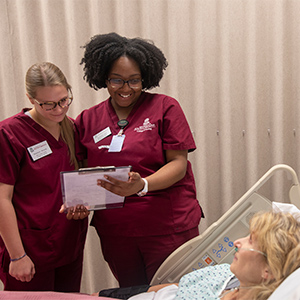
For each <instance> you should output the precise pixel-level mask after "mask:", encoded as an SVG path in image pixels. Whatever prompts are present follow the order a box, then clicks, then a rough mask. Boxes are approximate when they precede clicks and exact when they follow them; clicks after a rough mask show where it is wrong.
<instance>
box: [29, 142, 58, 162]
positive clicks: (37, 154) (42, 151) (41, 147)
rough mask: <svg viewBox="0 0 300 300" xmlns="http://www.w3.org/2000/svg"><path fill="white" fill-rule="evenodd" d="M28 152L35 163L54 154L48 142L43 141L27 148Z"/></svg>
mask: <svg viewBox="0 0 300 300" xmlns="http://www.w3.org/2000/svg"><path fill="white" fill-rule="evenodd" d="M27 151H28V152H29V154H30V156H31V158H32V160H33V161H36V160H38V159H40V158H43V157H45V156H47V155H49V154H51V153H52V150H51V148H50V147H49V145H48V142H47V141H43V142H41V143H38V144H36V145H33V146H30V147H28V148H27Z"/></svg>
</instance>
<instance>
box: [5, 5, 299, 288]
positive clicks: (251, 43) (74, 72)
mask: <svg viewBox="0 0 300 300" xmlns="http://www.w3.org/2000/svg"><path fill="white" fill-rule="evenodd" d="M0 20H1V27H0V33H1V36H0V38H1V43H0V59H1V64H0V97H1V98H0V99H1V100H0V120H3V119H5V118H7V117H9V116H11V115H14V114H16V113H18V112H20V111H21V109H22V108H23V107H30V103H29V101H28V100H27V99H26V97H25V88H24V75H25V72H26V70H27V69H28V68H29V67H30V66H31V65H32V64H34V63H36V62H39V61H51V62H53V63H55V64H56V65H58V66H59V67H60V68H61V69H62V70H63V72H64V73H65V75H66V76H67V78H68V80H69V82H70V83H71V85H72V87H73V94H74V102H73V103H72V105H71V107H70V110H69V115H70V116H71V117H76V116H77V115H78V114H79V113H80V112H81V111H82V110H83V109H86V108H89V107H91V106H93V105H95V104H97V103H99V102H100V101H103V100H104V99H106V98H107V97H108V94H107V91H106V90H101V91H95V90H92V89H91V88H90V87H89V86H88V84H86V83H85V81H84V80H83V70H82V66H81V65H80V61H81V58H82V55H83V49H82V48H81V46H83V45H84V44H85V43H87V42H88V41H89V39H90V38H91V37H92V36H94V35H96V34H99V33H108V32H113V31H114V32H117V33H119V34H121V35H125V36H128V37H142V38H146V39H150V40H153V41H154V43H155V44H156V45H157V46H158V47H159V48H160V49H161V50H162V51H163V52H164V54H165V56H166V57H167V59H168V63H169V66H168V68H167V70H166V72H165V76H164V78H163V80H162V81H161V84H160V87H159V88H156V89H154V90H153V92H159V93H165V94H168V95H170V96H173V97H174V98H176V99H177V100H178V101H179V103H180V104H181V106H182V108H183V110H184V112H185V114H186V117H187V119H188V121H189V124H190V126H191V129H192V131H193V134H194V138H195V140H196V144H197V150H196V151H195V152H193V153H191V154H189V159H190V160H191V162H192V167H193V170H194V174H195V178H196V183H197V194H198V199H199V201H200V204H201V206H202V208H203V210H204V214H205V219H203V220H202V221H201V224H200V231H201V232H203V231H204V230H205V229H206V228H207V227H208V226H209V225H211V224H212V223H213V222H214V221H216V220H217V219H218V218H219V217H220V216H221V215H223V214H224V212H226V211H227V209H228V208H230V207H231V206H232V205H233V204H234V203H235V202H236V201H237V200H238V199H239V198H240V197H241V196H242V195H243V194H244V193H245V192H246V191H247V190H248V189H249V188H250V187H251V186H252V185H253V184H254V183H255V182H256V181H257V180H258V179H259V178H260V177H261V176H262V175H263V174H264V173H265V172H266V171H267V170H268V169H269V168H271V167H272V166H273V165H275V164H279V163H285V164H288V165H290V166H291V167H292V168H294V169H295V171H296V172H297V173H298V172H299V174H300V161H299V158H298V157H299V154H298V151H299V137H300V128H299V126H300V107H299V95H300V21H299V20H300V0H0ZM174 125H175V126H176V124H174ZM0 172H1V170H0ZM289 184H290V182H289V181H288V180H287V178H286V176H285V174H284V172H282V173H280V174H279V175H278V176H277V175H276V176H274V179H272V180H270V182H268V183H267V184H266V185H265V186H264V187H263V192H264V194H265V195H266V196H267V197H269V198H271V199H272V200H276V201H288V197H287V191H288V188H289ZM101 255H102V254H101V250H100V246H99V239H98V238H97V236H96V234H95V231H94V229H93V228H92V227H91V228H90V229H89V234H88V240H87V245H86V250H85V261H84V276H83V283H82V292H87V293H91V292H95V291H97V290H99V289H102V288H109V287H114V286H116V285H117V283H116V281H115V279H114V278H113V276H112V275H111V273H110V271H109V269H108V267H107V265H106V263H105V262H104V261H103V258H102V256H101Z"/></svg>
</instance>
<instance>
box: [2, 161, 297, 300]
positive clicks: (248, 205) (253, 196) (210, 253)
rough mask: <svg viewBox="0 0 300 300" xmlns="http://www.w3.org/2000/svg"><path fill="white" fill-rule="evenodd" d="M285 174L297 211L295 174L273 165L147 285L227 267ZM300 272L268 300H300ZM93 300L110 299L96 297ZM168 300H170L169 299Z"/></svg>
mask: <svg viewBox="0 0 300 300" xmlns="http://www.w3.org/2000/svg"><path fill="white" fill-rule="evenodd" d="M280 170H281V171H282V170H283V171H285V172H286V173H287V175H288V176H287V177H288V179H290V180H291V181H292V184H291V187H290V189H289V200H290V202H291V203H292V204H294V205H296V206H297V207H298V208H299V209H300V186H299V182H298V177H297V174H296V173H295V171H294V170H293V169H292V168H291V167H289V166H287V165H283V164H280V165H276V166H274V167H273V168H271V169H270V170H269V171H268V172H267V173H265V175H263V176H262V177H261V178H260V179H259V180H258V181H257V182H256V183H255V184H254V185H253V186H252V187H251V188H250V189H249V190H248V191H247V192H246V193H245V194H244V195H243V196H242V197H241V198H240V199H239V200H238V201H237V202H236V203H235V204H234V205H233V206H232V207H231V208H230V209H229V210H228V211H227V212H226V213H225V214H224V215H223V216H222V217H221V218H220V219H219V220H218V221H216V222H215V223H213V224H212V225H211V226H210V227H209V228H208V229H207V230H206V231H205V232H204V233H203V234H201V235H200V236H198V237H196V238H194V239H192V240H190V241H189V242H187V243H185V244H184V245H182V246H181V247H179V248H178V249H177V250H175V251H174V252H173V253H172V254H171V255H170V256H169V257H168V258H167V259H166V260H165V262H164V263H163V264H162V265H161V267H160V268H159V269H158V271H157V272H156V274H155V275H154V277H153V279H152V281H151V285H155V284H160V283H174V282H179V279H180V278H181V277H182V276H183V275H184V274H187V273H190V272H192V271H193V270H195V269H199V268H203V267H205V266H209V265H215V264H220V263H231V262H232V259H233V256H234V253H235V251H234V246H233V241H234V240H235V239H237V238H239V237H241V236H244V235H247V234H248V221H249V219H250V217H251V216H252V215H253V214H254V213H255V212H257V211H260V210H270V209H271V208H272V201H270V200H269V199H267V198H266V197H264V196H262V195H261V194H259V193H258V190H259V189H260V188H261V187H262V186H263V185H264V184H265V183H266V182H267V181H268V180H269V179H270V178H271V177H272V176H273V175H274V174H275V173H277V171H280ZM299 282H300V268H299V269H297V270H296V271H294V272H293V273H292V274H291V275H290V276H289V277H288V278H286V279H285V280H284V281H283V283H282V284H281V285H280V286H279V287H278V288H277V289H276V290H275V292H274V293H273V294H272V295H271V296H270V298H269V300H282V299H284V300H300V286H299ZM0 299H3V300H5V299H9V300H13V299H15V300H23V299H35V300H46V299H49V300H50V299H51V300H52V299H57V300H69V299H70V300H71V299H78V300H88V299H94V297H91V296H88V295H83V294H77V295H76V294H65V293H55V292H3V291H0ZM97 299H103V300H104V299H107V300H108V299H111V300H113V299H112V298H105V297H98V298H97ZM139 299H142V300H166V299H167V298H166V297H165V296H162V298H159V297H156V296H152V295H150V294H147V293H146V294H144V295H141V297H140V298H139ZM170 299H171V298H170Z"/></svg>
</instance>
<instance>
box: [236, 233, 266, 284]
mask: <svg viewBox="0 0 300 300" xmlns="http://www.w3.org/2000/svg"><path fill="white" fill-rule="evenodd" d="M234 245H235V246H236V247H237V248H238V251H237V253H236V254H235V256H234V258H233V261H232V264H231V266H230V270H231V272H232V273H234V274H235V276H236V277H237V278H238V279H239V281H240V282H241V286H242V285H244V286H249V285H254V284H258V283H261V281H262V280H263V278H264V275H265V270H266V268H267V262H266V258H265V256H264V255H263V254H262V253H260V252H256V250H258V251H259V250H260V248H259V245H258V244H257V242H256V241H255V239H254V238H253V237H252V235H249V236H247V237H244V238H241V239H238V240H236V241H235V242H234ZM250 249H252V250H250Z"/></svg>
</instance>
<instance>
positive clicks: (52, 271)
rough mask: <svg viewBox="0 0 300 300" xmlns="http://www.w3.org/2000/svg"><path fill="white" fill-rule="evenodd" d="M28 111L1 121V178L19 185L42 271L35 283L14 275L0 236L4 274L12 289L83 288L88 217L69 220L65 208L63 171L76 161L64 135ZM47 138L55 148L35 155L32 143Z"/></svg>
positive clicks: (23, 231) (28, 246) (27, 232)
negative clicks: (56, 134) (58, 135)
mask: <svg viewBox="0 0 300 300" xmlns="http://www.w3.org/2000/svg"><path fill="white" fill-rule="evenodd" d="M24 112H25V110H24V111H23V112H21V113H19V114H17V115H15V116H13V117H11V118H8V119H6V120H4V121H2V122H0V144H1V153H0V170H1V171H0V182H2V183H5V184H9V185H13V186H14V194H13V199H12V203H13V206H14V209H15V211H16V215H17V221H18V228H19V231H20V235H21V239H22V242H23V245H24V248H25V251H26V253H27V255H28V256H29V257H30V258H31V260H32V261H33V263H34V265H35V269H36V274H35V275H34V278H33V279H32V281H31V282H29V283H22V282H20V281H18V280H15V279H14V278H12V277H11V276H10V275H9V274H8V268H9V259H10V258H9V255H8V252H7V250H6V248H5V245H4V243H3V241H2V239H1V238H0V258H1V260H0V262H1V269H0V278H1V280H2V281H3V282H4V285H5V289H6V290H8V289H9V290H59V291H79V289H80V278H81V272H82V257H83V248H84V243H85V237H86V231H87V220H80V221H75V220H72V221H68V220H67V219H66V216H65V215H64V214H60V213H59V209H60V207H61V205H62V194H61V185H60V171H70V170H73V169H74V166H71V165H70V158H69V155H68V147H67V145H66V144H65V143H64V141H63V140H62V139H60V140H59V141H57V140H56V139H55V138H54V137H53V136H52V135H51V134H50V133H49V132H48V131H46V130H45V129H44V128H43V127H41V126H40V125H39V124H37V123H36V122H35V121H34V120H33V119H32V118H31V117H30V116H28V115H26V114H25V113H24ZM44 141H46V142H47V143H48V145H49V147H50V149H51V151H52V153H50V154H47V155H45V156H42V157H40V158H39V159H37V160H35V161H34V160H33V157H32V156H31V155H30V147H33V146H35V145H37V144H39V143H41V142H44Z"/></svg>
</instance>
